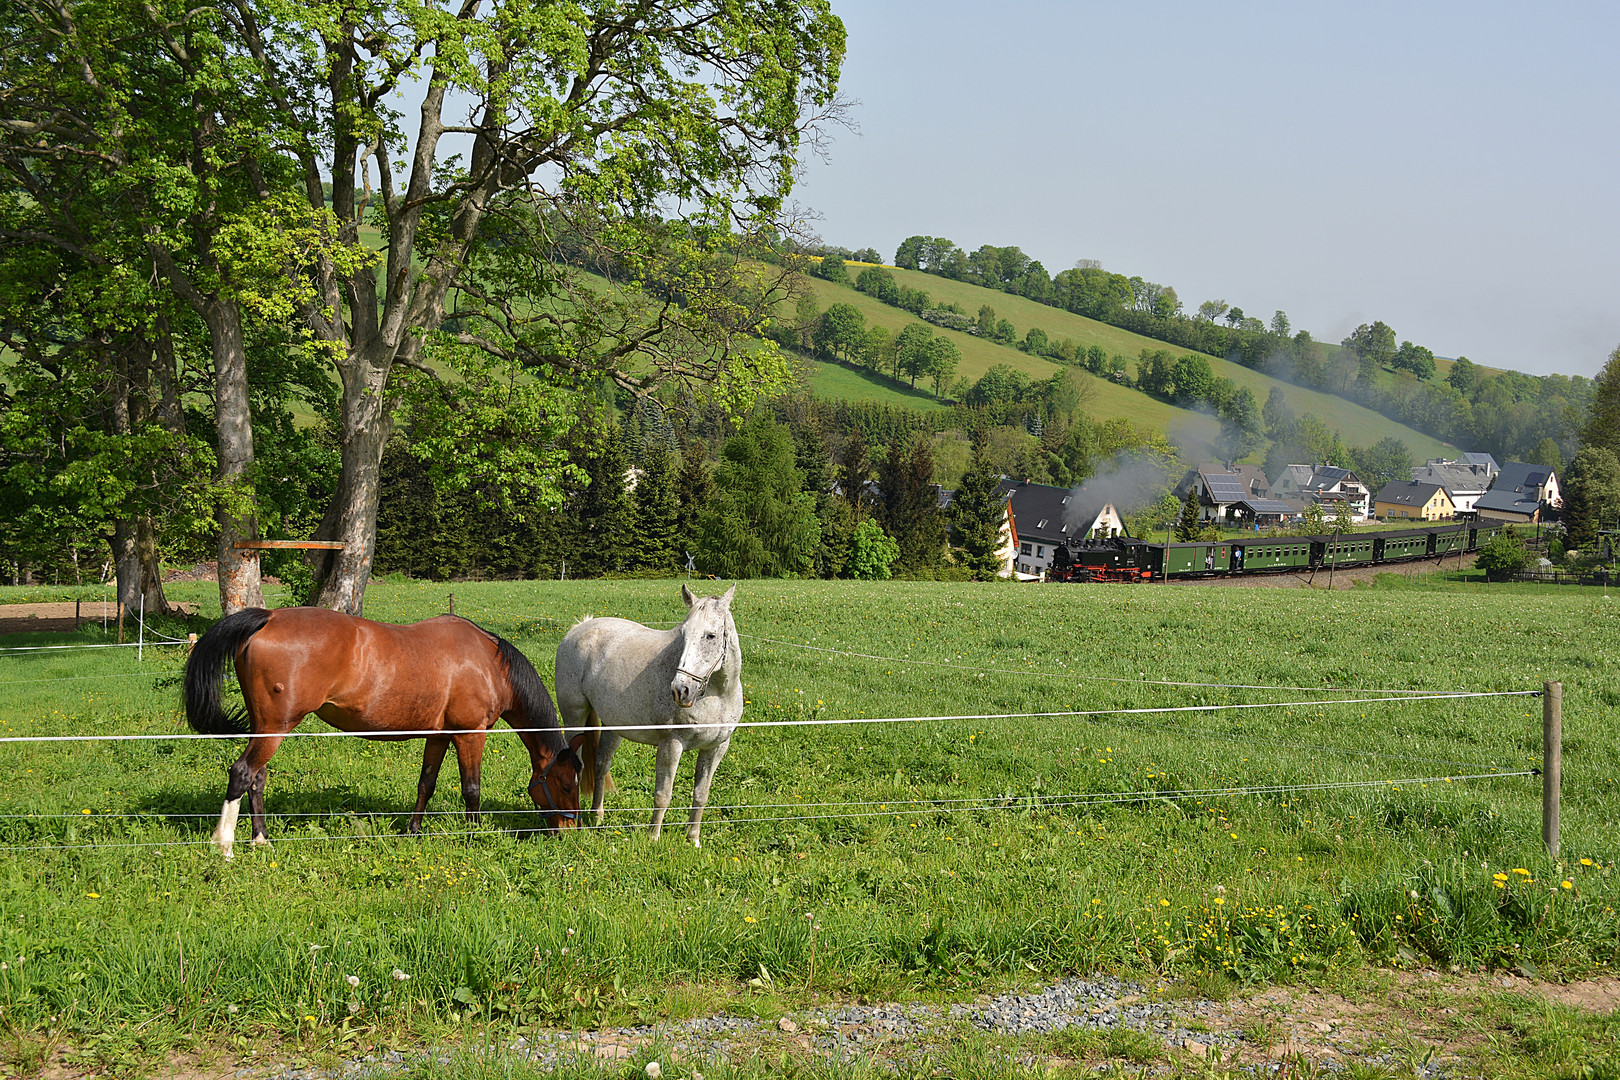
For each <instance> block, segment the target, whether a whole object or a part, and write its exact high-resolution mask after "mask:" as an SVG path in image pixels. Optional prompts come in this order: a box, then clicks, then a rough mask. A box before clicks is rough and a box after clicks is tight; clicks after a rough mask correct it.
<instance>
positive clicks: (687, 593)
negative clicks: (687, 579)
mask: <svg viewBox="0 0 1620 1080" xmlns="http://www.w3.org/2000/svg"><path fill="white" fill-rule="evenodd" d="M681 599H682V600H685V601H686V606H687V607H691V606H692V605H693V604H695V603H697V597H695V596H693V595H692V590H691V589H690V588H688V587H687V586H686V585H685V584H682V585H681Z"/></svg>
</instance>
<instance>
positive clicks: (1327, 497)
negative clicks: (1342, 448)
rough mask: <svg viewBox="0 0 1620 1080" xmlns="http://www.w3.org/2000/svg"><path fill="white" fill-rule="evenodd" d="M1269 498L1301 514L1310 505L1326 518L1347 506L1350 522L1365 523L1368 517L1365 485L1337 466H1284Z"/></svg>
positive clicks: (1369, 503) (1369, 504)
mask: <svg viewBox="0 0 1620 1080" xmlns="http://www.w3.org/2000/svg"><path fill="white" fill-rule="evenodd" d="M1271 497H1272V498H1273V499H1278V500H1280V501H1282V502H1286V503H1288V504H1289V505H1290V506H1293V507H1295V508H1296V512H1299V513H1303V512H1304V510H1305V508H1306V507H1307V506H1309V505H1311V504H1312V503H1316V504H1317V505H1319V506H1321V507H1322V509H1323V510H1324V511H1325V512H1326V513H1328V514H1329V515H1332V514H1335V513H1337V512H1338V508H1339V507H1340V506H1341V505H1343V506H1348V507H1349V510H1350V517H1351V519H1352V520H1355V521H1360V520H1365V519H1366V517H1367V516H1368V515H1369V514H1371V513H1372V496H1371V493H1370V492H1369V491H1368V490H1367V485H1365V484H1363V483H1362V482H1361V478H1360V477H1358V476H1356V474H1355V473H1353V472H1351V471H1350V470H1349V469H1341V468H1339V467H1338V466H1337V465H1286V466H1284V467H1283V470H1282V472H1280V473H1278V474H1277V477H1276V479H1274V480H1273V481H1272V482H1271Z"/></svg>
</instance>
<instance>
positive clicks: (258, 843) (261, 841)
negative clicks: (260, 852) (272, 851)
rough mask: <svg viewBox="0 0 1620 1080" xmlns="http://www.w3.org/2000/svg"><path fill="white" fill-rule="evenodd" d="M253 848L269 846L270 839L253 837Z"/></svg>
mask: <svg viewBox="0 0 1620 1080" xmlns="http://www.w3.org/2000/svg"><path fill="white" fill-rule="evenodd" d="M253 846H254V847H269V846H270V838H269V837H268V836H255V837H254V838H253Z"/></svg>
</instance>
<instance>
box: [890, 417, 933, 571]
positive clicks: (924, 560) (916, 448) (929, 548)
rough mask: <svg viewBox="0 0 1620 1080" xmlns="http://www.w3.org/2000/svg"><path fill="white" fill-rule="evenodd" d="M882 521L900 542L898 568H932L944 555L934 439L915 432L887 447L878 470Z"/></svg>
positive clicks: (926, 569)
mask: <svg viewBox="0 0 1620 1080" xmlns="http://www.w3.org/2000/svg"><path fill="white" fill-rule="evenodd" d="M878 487H879V489H880V492H881V495H880V497H881V499H882V520H883V525H884V527H885V528H886V529H887V530H888V532H889V535H891V536H893V537H894V538H895V540H897V541H898V542H899V544H900V560H899V568H900V569H901V570H902V571H903V572H906V573H913V574H915V573H919V572H925V571H931V570H933V569H934V568H936V567H938V566H939V564H940V562H941V560H942V558H943V557H944V554H945V519H944V516H943V515H942V514H941V513H940V510H939V496H938V494H937V492H938V489H937V488H936V487H935V486H934V440H933V436H932V435H931V434H929V433H927V432H915V433H913V434H912V436H911V437H910V439H908V440H907V441H906V442H904V443H899V444H895V445H892V446H890V448H889V453H888V456H887V457H886V458H885V459H884V461H883V465H882V467H881V468H880V470H879V472H878Z"/></svg>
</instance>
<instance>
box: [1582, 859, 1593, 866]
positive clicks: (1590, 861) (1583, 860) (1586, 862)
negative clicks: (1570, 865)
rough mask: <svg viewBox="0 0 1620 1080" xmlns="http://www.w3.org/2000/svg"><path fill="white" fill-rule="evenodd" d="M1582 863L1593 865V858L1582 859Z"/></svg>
mask: <svg viewBox="0 0 1620 1080" xmlns="http://www.w3.org/2000/svg"><path fill="white" fill-rule="evenodd" d="M1581 865H1582V866H1591V865H1592V860H1591V859H1582V860H1581Z"/></svg>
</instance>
